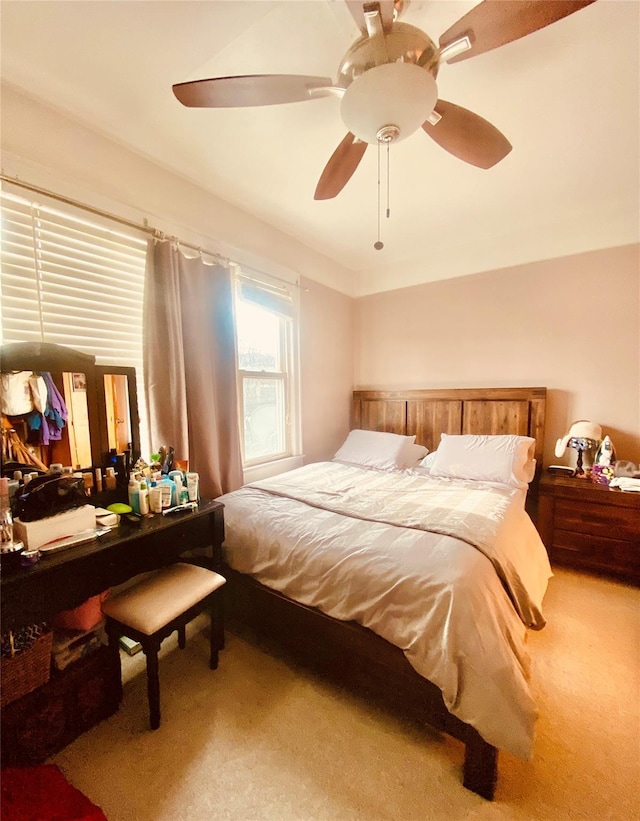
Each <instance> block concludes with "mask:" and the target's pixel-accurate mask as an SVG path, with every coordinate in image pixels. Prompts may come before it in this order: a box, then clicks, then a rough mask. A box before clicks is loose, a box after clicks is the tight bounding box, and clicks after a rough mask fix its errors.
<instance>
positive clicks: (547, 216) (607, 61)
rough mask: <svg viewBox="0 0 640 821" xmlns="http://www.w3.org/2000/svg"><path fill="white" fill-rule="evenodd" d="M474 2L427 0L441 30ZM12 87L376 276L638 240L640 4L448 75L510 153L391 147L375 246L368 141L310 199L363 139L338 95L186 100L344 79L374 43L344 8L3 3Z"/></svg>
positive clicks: (439, 274)
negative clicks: (343, 114)
mask: <svg viewBox="0 0 640 821" xmlns="http://www.w3.org/2000/svg"><path fill="white" fill-rule="evenodd" d="M474 5H475V2H453V1H449V0H432V1H431V2H419V1H418V0H412V2H411V3H410V5H409V7H408V9H407V11H406V13H405V14H404V15H403V18H402V19H403V20H404V21H405V22H408V23H412V24H413V25H417V26H418V27H420V28H422V29H424V30H425V31H427V32H428V33H429V34H430V36H431V37H432V38H433V39H434V40H435V41H437V39H438V37H439V35H440V34H441V33H442V32H443V31H444V30H445V29H447V28H448V27H449V26H450V25H451V24H452V23H453V22H455V21H456V20H457V19H458V18H459V17H461V16H462V15H463V14H464V13H465V12H466V11H468V10H469V9H470V8H471V7H473V6H474ZM0 13H1V36H2V77H3V80H5V81H7V82H9V83H11V84H12V85H14V86H17V87H18V88H21V89H24V90H25V91H28V93H29V94H30V95H31V96H34V97H36V98H38V99H41V100H43V101H46V102H47V104H49V105H51V106H54V107H55V108H58V109H60V110H62V111H63V112H65V113H67V114H70V115H72V116H73V117H74V118H75V119H76V120H79V121H81V122H82V123H84V124H86V125H89V126H90V127H92V128H94V129H95V130H97V131H99V132H100V133H102V134H106V135H108V136H111V137H112V138H114V139H116V140H117V141H119V142H120V143H124V144H126V145H128V146H131V147H132V148H134V149H135V150H136V151H137V152H139V153H142V154H144V155H146V156H148V157H149V158H151V159H153V160H154V161H156V162H158V163H159V164H161V165H162V166H164V167H165V168H168V169H170V170H172V171H174V172H176V173H178V174H180V175H181V176H183V177H186V178H188V179H189V180H191V181H192V182H195V183H197V184H198V185H200V186H202V187H204V188H206V189H208V190H210V191H212V192H213V193H215V195H216V196H217V197H220V198H222V199H223V200H226V201H228V202H230V203H232V204H234V205H235V206H238V207H240V208H242V209H244V210H245V211H247V212H249V213H251V214H253V215H256V216H258V217H260V218H261V219H263V220H264V221H266V222H267V223H269V224H271V225H273V226H275V227H277V228H278V229H280V230H281V231H284V232H285V233H287V234H289V235H290V236H292V237H295V238H296V239H298V240H300V241H301V242H303V243H305V244H306V245H308V246H310V247H311V248H313V249H315V250H317V251H320V252H321V253H323V254H325V255H326V256H327V257H329V258H331V259H333V260H335V261H337V262H339V263H340V264H341V265H343V266H344V267H346V268H348V269H350V270H352V271H354V272H356V274H357V275H359V276H360V277H361V278H368V281H369V287H367V288H366V289H365V290H384V289H385V288H388V287H392V286H391V285H390V284H388V283H389V282H391V280H390V279H389V275H390V274H391V275H392V276H393V283H394V285H393V287H397V286H398V284H411V283H413V282H419V281H429V280H434V279H439V278H443V277H450V276H457V275H460V274H467V273H473V272H475V271H481V270H487V269H491V268H497V267H503V266H507V265H514V264H519V263H523V262H529V261H534V260H536V259H544V258H549V257H556V256H561V255H563V254H568V253H577V252H581V251H586V250H592V249H593V248H597V247H607V246H612V245H619V244H624V243H627V242H634V241H638V240H639V237H638V231H639V223H640V218H639V215H638V201H639V192H640V184H639V170H638V164H639V146H640V136H639V124H640V113H639V105H640V79H639V77H640V71H639V64H638V59H639V58H638V55H639V53H640V45H639V32H640V4H639V3H638V2H636V0H599V2H597V3H595V4H594V5H592V6H589V7H587V8H585V9H583V10H581V11H579V12H577V13H576V14H573V15H570V16H569V17H567V18H565V19H564V20H561V21H560V22H558V23H555V24H554V25H552V26H549V27H547V28H546V29H544V30H542V31H539V32H536V33H535V34H532V35H530V36H528V37H526V38H524V39H522V40H519V41H517V42H515V43H511V44H509V45H507V46H504V47H502V48H501V49H497V50H495V51H493V52H490V53H487V54H484V55H481V56H478V57H476V58H474V59H471V60H468V61H466V62H463V63H460V64H457V65H451V66H449V65H446V64H445V65H443V66H442V67H441V70H440V74H439V77H438V86H439V93H440V95H441V96H442V98H443V99H446V100H449V101H451V102H455V103H458V104H459V105H462V106H464V107H466V108H469V109H471V110H472V111H474V112H476V113H478V114H480V115H481V116H483V117H485V119H488V120H489V121H490V122H492V123H493V124H494V125H495V126H497V127H498V128H499V129H500V130H501V131H502V132H503V133H504V134H505V135H506V136H507V137H508V139H509V140H510V141H511V143H512V144H513V151H512V152H511V154H509V155H508V157H507V158H506V159H505V160H504V161H503V162H502V163H500V164H499V165H497V166H496V167H495V168H493V169H490V170H488V171H482V170H479V169H476V168H474V167H472V166H469V165H467V164H465V163H463V162H461V161H460V160H458V159H456V158H455V157H452V156H451V155H449V154H448V153H446V152H445V151H443V150H442V149H441V148H439V147H438V146H437V145H436V144H435V143H434V142H433V141H431V140H430V139H429V138H428V137H427V136H426V135H425V134H424V133H423V132H422V131H421V130H420V131H418V132H416V133H415V134H414V135H412V136H411V137H410V138H408V139H406V140H405V141H403V142H401V143H399V144H397V145H396V146H393V147H392V149H391V218H390V219H389V220H386V219H384V218H383V221H382V239H383V241H384V243H385V248H384V250H382V251H375V250H374V249H373V243H374V241H375V239H376V223H377V215H376V204H377V183H376V175H377V159H376V150H375V148H373V147H369V149H368V151H367V153H366V154H365V157H364V159H363V161H362V163H361V164H360V167H359V168H358V170H357V171H356V173H355V175H354V177H353V178H352V179H351V181H350V182H349V183H348V184H347V186H346V187H345V189H344V190H343V192H342V193H341V194H340V195H339V196H338V197H337V198H335V199H333V200H328V201H324V202H316V201H314V200H313V192H314V190H315V186H316V183H317V180H318V177H319V175H320V173H321V171H322V169H323V167H324V165H325V163H326V162H327V160H328V159H329V157H330V155H331V153H332V152H333V150H334V148H335V147H336V146H337V144H338V143H339V142H340V140H341V139H342V138H343V136H344V135H345V133H346V130H347V129H346V128H345V126H344V124H343V123H342V122H341V120H340V114H339V102H338V101H337V100H335V99H333V98H324V99H318V100H314V101H309V102H305V103H295V104H289V105H282V106H270V107H264V108H252V109H226V110H211V109H187V108H184V107H183V106H181V105H180V104H179V103H178V102H177V100H176V99H175V98H174V96H173V94H172V91H171V85H172V84H173V83H176V82H182V81H186V80H193V79H199V78H203V77H212V76H218V75H231V74H251V73H258V74H259V73H294V74H311V75H314V74H317V75H325V76H331V77H333V78H334V79H335V76H336V72H337V68H338V65H339V63H340V60H341V57H342V56H343V54H344V52H345V51H346V50H347V48H348V47H349V45H350V44H351V42H352V41H353V40H355V39H356V37H357V36H358V30H357V27H356V25H355V23H354V21H353V18H352V17H351V15H350V14H349V12H348V10H347V9H346V6H345V4H344V2H342V0H307V1H306V2H305V1H304V0H303V1H302V2H299V1H298V0H289V2H267V0H257V1H254V2H245V0H218V2H207V1H206V0H200V2H191V1H190V0H179V1H177V2H173V1H171V0H162V1H161V2H157V1H154V0H150V1H147V2H144V1H143V2H137V1H135V0H125V1H124V2H114V0H111V1H110V2H93V0H91V1H89V0H76V1H75V2H70V1H68V2H67V1H62V0H54V1H51V0H49V1H48V2H39V1H32V2H24V1H23V0H2V3H1V4H0Z"/></svg>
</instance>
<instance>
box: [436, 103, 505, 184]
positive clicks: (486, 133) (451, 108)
mask: <svg viewBox="0 0 640 821" xmlns="http://www.w3.org/2000/svg"><path fill="white" fill-rule="evenodd" d="M435 111H436V113H437V114H439V115H440V117H441V118H442V119H441V120H440V121H439V122H438V124H437V125H432V124H431V123H430V122H429V121H428V120H427V122H425V123H423V124H422V128H423V129H424V131H425V132H426V133H427V134H428V135H429V136H430V137H431V138H432V139H433V140H435V141H436V142H437V143H438V145H439V146H441V147H442V148H444V150H445V151H448V152H449V153H450V154H453V155H454V157H458V159H460V160H464V162H468V163H469V164H470V165H475V166H477V167H478V168H491V167H492V166H494V165H495V164H496V163H499V162H500V160H503V159H504V158H505V157H506V156H507V154H508V153H509V152H510V151H511V143H510V142H509V140H507V138H506V137H505V136H504V134H502V133H501V132H500V131H498V129H497V128H496V127H495V126H493V125H491V123H489V122H487V121H486V120H485V119H483V118H482V117H480V116H478V114H474V113H473V112H472V111H468V110H467V109H466V108H462V107H461V106H459V105H455V104H454V103H448V102H446V100H438V102H437V103H436V107H435Z"/></svg>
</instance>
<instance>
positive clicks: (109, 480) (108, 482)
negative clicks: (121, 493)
mask: <svg viewBox="0 0 640 821" xmlns="http://www.w3.org/2000/svg"><path fill="white" fill-rule="evenodd" d="M106 474H107V475H106V476H105V478H104V484H105V487H106V489H107V490H115V489H116V469H115V468H112V467H108V468H107V471H106Z"/></svg>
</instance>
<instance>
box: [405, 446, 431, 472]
mask: <svg viewBox="0 0 640 821" xmlns="http://www.w3.org/2000/svg"><path fill="white" fill-rule="evenodd" d="M428 453H429V450H428V448H425V446H424V445H415V444H413V443H412V442H407V444H406V445H405V446H404V454H403V458H404V465H402V467H405V468H416V467H418V465H419V464H420V463H421V462H422V460H423V459H425V458H426V456H427V454H428Z"/></svg>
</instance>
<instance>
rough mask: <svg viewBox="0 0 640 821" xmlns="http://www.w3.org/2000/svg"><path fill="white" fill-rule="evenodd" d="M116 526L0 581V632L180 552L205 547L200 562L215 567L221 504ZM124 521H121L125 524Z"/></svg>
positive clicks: (46, 615)
mask: <svg viewBox="0 0 640 821" xmlns="http://www.w3.org/2000/svg"><path fill="white" fill-rule="evenodd" d="M139 521H140V523H139V524H131V523H129V521H128V520H127V519H126V518H123V519H122V521H121V524H120V525H119V526H118V527H114V528H113V529H112V530H111V531H110V532H109V533H105V535H104V536H100V537H99V538H97V539H96V540H95V541H93V542H86V543H85V544H81V545H77V546H76V547H67V548H64V549H63V550H59V551H56V552H53V553H50V554H48V555H47V554H44V555H43V556H42V558H41V559H40V561H39V562H38V563H37V564H35V565H33V566H32V567H23V568H20V569H19V570H16V571H15V572H14V573H12V574H10V575H7V576H4V575H3V577H2V579H1V581H0V593H1V601H0V608H1V613H2V630H3V632H6V631H7V630H11V629H12V628H15V627H20V626H23V625H25V624H32V623H34V622H39V621H47V620H50V619H51V618H52V617H53V616H54V615H55V614H56V613H59V612H60V611H61V610H71V609H73V608H74V607H78V606H79V605H80V604H82V603H83V602H84V601H86V599H88V598H89V597H90V596H96V595H98V594H99V593H102V592H103V591H104V590H107V589H108V588H110V587H115V586H116V585H118V584H122V582H125V581H127V580H128V579H130V578H132V577H133V576H136V575H137V574H138V573H143V572H145V571H147V570H155V569H156V568H159V567H164V566H165V565H168V564H171V563H172V562H174V561H176V560H177V559H178V557H179V556H180V554H181V553H183V552H184V551H185V550H192V549H196V548H207V549H208V551H209V555H208V556H207V558H206V565H207V566H210V567H219V566H220V555H221V549H222V541H223V539H224V519H223V505H222V504H221V503H220V502H210V501H201V502H200V505H199V506H198V509H197V510H194V511H187V512H184V513H172V514H169V515H167V516H162V515H160V514H156V515H154V516H149V517H143V518H141V519H140V520H139ZM125 522H126V524H125Z"/></svg>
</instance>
